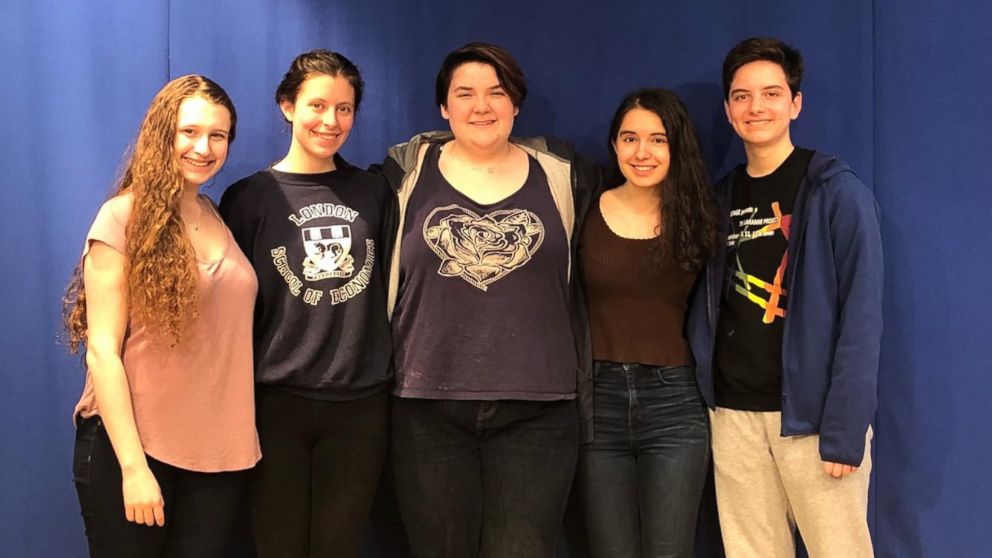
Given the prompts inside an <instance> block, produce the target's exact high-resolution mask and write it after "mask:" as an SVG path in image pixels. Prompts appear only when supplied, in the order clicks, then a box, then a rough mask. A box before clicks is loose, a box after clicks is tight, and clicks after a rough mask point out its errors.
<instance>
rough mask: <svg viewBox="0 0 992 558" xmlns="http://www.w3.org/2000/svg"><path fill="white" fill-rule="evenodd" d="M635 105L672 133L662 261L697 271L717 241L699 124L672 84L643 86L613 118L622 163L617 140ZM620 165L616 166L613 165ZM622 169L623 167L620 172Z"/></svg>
mask: <svg viewBox="0 0 992 558" xmlns="http://www.w3.org/2000/svg"><path fill="white" fill-rule="evenodd" d="M635 108H640V109H644V110H648V111H651V112H653V113H654V114H656V115H658V117H659V118H661V122H662V124H664V125H665V132H666V134H667V136H668V149H669V154H670V164H669V167H668V175H667V176H666V177H665V180H664V181H663V182H662V184H661V202H660V206H659V208H658V211H659V212H660V213H661V231H659V233H660V234H659V235H658V243H657V244H656V245H655V246H656V250H655V256H656V258H655V259H656V261H657V263H658V265H659V266H664V265H666V262H673V263H674V264H676V265H678V266H679V267H680V268H682V269H683V270H685V271H686V272H688V273H696V272H698V271H699V270H700V269H701V268H702V267H703V265H704V264H705V263H706V260H708V259H709V258H710V256H712V255H713V253H714V252H715V250H716V247H717V222H718V218H717V209H716V200H715V197H714V195H713V189H712V187H711V186H710V181H709V178H708V177H707V174H706V165H705V164H704V162H703V156H702V153H701V151H700V149H699V139H698V138H697V137H696V128H695V126H693V124H692V120H691V119H690V118H689V111H688V110H686V107H685V105H684V104H683V103H682V100H681V99H679V97H678V95H676V94H675V93H673V92H671V91H669V90H667V89H640V90H638V91H634V92H633V93H631V94H630V95H628V96H627V98H625V99H624V100H623V102H621V103H620V106H619V107H618V108H617V111H616V113H615V114H614V115H613V121H612V122H611V123H610V136H609V140H608V144H609V149H610V152H611V153H613V161H612V163H611V164H613V165H617V161H616V141H617V134H618V133H619V132H620V125H621V124H622V123H623V119H624V117H625V116H627V113H628V112H630V111H631V110H633V109H635ZM614 170H617V169H614ZM618 175H619V173H618Z"/></svg>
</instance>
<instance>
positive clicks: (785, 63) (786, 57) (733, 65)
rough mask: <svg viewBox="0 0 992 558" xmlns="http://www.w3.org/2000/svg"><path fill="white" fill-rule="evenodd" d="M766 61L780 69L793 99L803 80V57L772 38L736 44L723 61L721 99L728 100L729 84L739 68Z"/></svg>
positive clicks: (748, 40)
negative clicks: (783, 73)
mask: <svg viewBox="0 0 992 558" xmlns="http://www.w3.org/2000/svg"><path fill="white" fill-rule="evenodd" d="M760 60H766V61H768V62H774V63H775V64H778V65H779V66H781V67H782V71H783V72H785V80H786V82H788V84H789V91H790V92H791V93H792V97H793V98H795V96H796V94H797V93H799V90H800V89H799V86H800V84H801V83H802V80H803V55H802V54H800V53H799V51H798V50H796V49H795V48H793V47H791V46H789V45H787V44H785V43H783V42H782V41H780V40H779V39H776V38H774V37H751V38H750V39H744V40H743V41H741V42H739V43H737V45H736V46H735V47H734V48H732V49H730V52H728V53H727V57H726V58H724V59H723V98H724V99H729V98H730V84H731V83H733V81H734V75H735V74H736V73H737V70H739V69H741V66H743V65H745V64H750V63H751V62H758V61H760Z"/></svg>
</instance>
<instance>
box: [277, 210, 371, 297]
mask: <svg viewBox="0 0 992 558" xmlns="http://www.w3.org/2000/svg"><path fill="white" fill-rule="evenodd" d="M358 217H359V213H358V211H355V210H354V209H352V208H350V207H348V206H345V205H340V204H333V203H316V204H310V205H307V206H305V207H302V208H300V209H299V210H298V211H296V212H295V213H293V214H292V215H290V216H289V217H288V219H289V220H290V221H291V222H292V223H293V224H294V225H296V226H297V227H299V228H300V236H299V239H300V243H301V244H302V247H303V250H302V252H303V253H305V254H306V255H305V256H304V257H303V258H302V260H298V262H299V263H298V264H297V262H291V261H290V258H289V257H288V254H291V253H299V252H300V251H299V250H290V251H287V249H286V247H285V246H277V247H275V248H273V249H272V250H270V251H269V255H270V256H271V257H272V264H273V265H274V266H275V268H276V271H278V272H279V275H281V276H282V278H283V280H285V281H286V285H287V286H288V287H289V291H290V292H291V293H292V294H293V296H300V295H301V294H302V295H303V301H304V302H306V303H307V304H309V305H311V306H317V304H319V303H320V301H321V300H327V301H329V302H330V303H331V304H341V303H342V302H346V301H348V300H349V299H351V298H354V297H356V296H358V295H359V294H361V293H362V292H363V291H364V290H365V288H366V287H368V285H369V282H370V281H371V279H372V268H373V266H374V265H375V240H373V239H371V238H367V239H365V262H364V263H363V264H362V267H361V269H359V270H358V273H357V274H356V273H355V257H354V256H353V255H352V253H351V251H352V229H351V225H350V224H345V223H342V221H345V222H346V223H354V222H355V219H357V218H358ZM314 221H318V222H314ZM295 265H299V266H300V267H301V268H302V275H303V279H304V280H306V281H307V282H308V283H316V282H320V281H325V280H328V279H347V278H349V277H350V278H351V279H350V280H349V281H348V282H347V283H345V284H344V285H341V286H340V287H337V288H331V289H327V290H324V289H323V288H314V287H316V286H317V285H314V286H313V287H311V286H307V287H306V290H305V291H304V290H303V287H304V286H305V284H304V282H303V280H301V279H300V278H299V276H297V274H296V272H295V271H294V270H293V268H294V267H295ZM325 294H326V295H327V298H324V295H325Z"/></svg>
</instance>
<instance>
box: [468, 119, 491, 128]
mask: <svg viewBox="0 0 992 558" xmlns="http://www.w3.org/2000/svg"><path fill="white" fill-rule="evenodd" d="M495 123H496V119H492V120H476V121H474V122H469V125H470V126H491V125H493V124H495Z"/></svg>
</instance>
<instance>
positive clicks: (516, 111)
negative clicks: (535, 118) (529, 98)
mask: <svg viewBox="0 0 992 558" xmlns="http://www.w3.org/2000/svg"><path fill="white" fill-rule="evenodd" d="M518 114H520V107H513V117H514V118H516V116H517V115H518Z"/></svg>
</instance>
